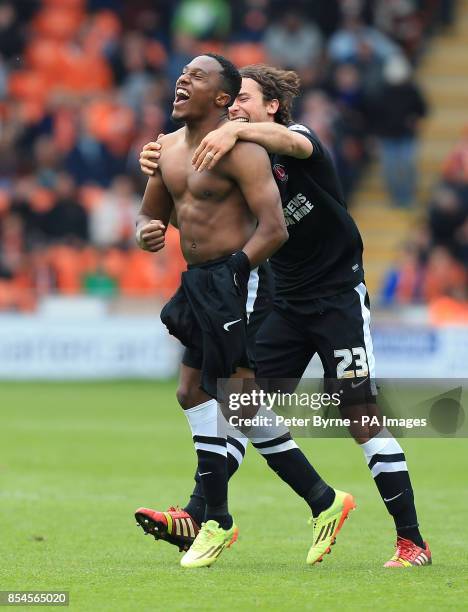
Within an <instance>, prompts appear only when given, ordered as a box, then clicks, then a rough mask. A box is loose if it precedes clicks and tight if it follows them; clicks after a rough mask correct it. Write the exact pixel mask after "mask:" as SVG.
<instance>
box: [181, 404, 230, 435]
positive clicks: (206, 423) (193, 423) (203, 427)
mask: <svg viewBox="0 0 468 612" xmlns="http://www.w3.org/2000/svg"><path fill="white" fill-rule="evenodd" d="M184 413H185V416H186V417H187V420H188V422H189V425H190V429H191V430H192V436H211V437H225V436H224V435H223V434H222V433H221V435H220V432H218V402H217V401H216V400H215V399H210V400H208V401H207V402H203V404H198V406H194V407H193V408H189V409H188V410H184Z"/></svg>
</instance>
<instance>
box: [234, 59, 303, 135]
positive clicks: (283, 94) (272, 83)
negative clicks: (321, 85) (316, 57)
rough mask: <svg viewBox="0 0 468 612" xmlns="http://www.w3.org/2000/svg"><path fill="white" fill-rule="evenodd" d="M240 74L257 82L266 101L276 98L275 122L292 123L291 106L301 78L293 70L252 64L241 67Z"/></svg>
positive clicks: (298, 90) (296, 94)
mask: <svg viewBox="0 0 468 612" xmlns="http://www.w3.org/2000/svg"><path fill="white" fill-rule="evenodd" d="M239 72H240V73H241V76H242V77H243V78H246V79H252V80H253V81H255V82H257V83H258V84H259V85H260V87H261V89H262V93H263V99H264V100H265V101H267V102H270V101H271V100H278V101H279V107H278V110H277V111H276V113H275V121H276V123H281V124H282V125H290V124H291V123H293V119H292V117H291V108H292V104H293V100H294V98H296V97H297V96H298V95H299V93H300V87H301V80H300V79H299V76H298V74H297V73H296V72H294V71H293V70H280V69H279V68H274V67H273V66H266V65H265V64H252V65H251V66H245V68H241V69H240V71H239Z"/></svg>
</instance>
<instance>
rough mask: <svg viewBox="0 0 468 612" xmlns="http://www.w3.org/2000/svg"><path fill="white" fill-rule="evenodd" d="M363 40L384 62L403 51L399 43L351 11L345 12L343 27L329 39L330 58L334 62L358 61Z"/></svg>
mask: <svg viewBox="0 0 468 612" xmlns="http://www.w3.org/2000/svg"><path fill="white" fill-rule="evenodd" d="M362 41H365V43H367V45H369V46H370V47H371V48H372V50H373V51H374V53H375V54H376V55H377V57H378V58H379V59H380V60H382V61H384V62H386V61H387V60H389V59H390V58H391V57H392V56H393V55H399V54H400V53H401V50H400V49H399V47H398V45H397V44H396V43H394V42H393V41H392V40H391V39H390V38H388V37H387V36H386V35H385V34H383V33H382V32H380V31H379V30H377V29H376V28H373V27H371V26H368V25H366V24H365V23H364V22H363V21H362V19H361V18H360V16H359V15H358V14H356V13H355V12H349V13H347V14H345V16H344V19H343V24H342V26H341V28H340V29H339V30H337V31H336V32H335V33H334V34H333V35H332V36H331V37H330V40H329V41H328V54H329V56H330V59H331V60H332V61H333V62H350V61H356V60H357V59H358V57H359V46H360V44H361V43H362Z"/></svg>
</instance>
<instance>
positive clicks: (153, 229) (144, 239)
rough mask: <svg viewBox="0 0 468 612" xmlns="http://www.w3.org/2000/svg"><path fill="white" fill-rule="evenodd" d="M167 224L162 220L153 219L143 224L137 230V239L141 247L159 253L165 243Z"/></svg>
mask: <svg viewBox="0 0 468 612" xmlns="http://www.w3.org/2000/svg"><path fill="white" fill-rule="evenodd" d="M165 233H166V226H165V225H164V223H162V221H158V220H157V219H153V220H152V221H150V222H149V223H146V225H141V226H140V227H139V228H138V229H137V232H136V241H137V244H138V246H139V247H140V249H143V250H144V251H150V252H151V253H157V252H158V251H160V250H161V249H162V248H164V245H165V238H164V235H165Z"/></svg>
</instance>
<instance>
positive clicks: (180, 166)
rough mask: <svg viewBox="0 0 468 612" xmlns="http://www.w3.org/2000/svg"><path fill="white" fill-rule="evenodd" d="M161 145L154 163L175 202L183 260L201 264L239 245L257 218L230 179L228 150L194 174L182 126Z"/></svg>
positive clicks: (237, 248)
mask: <svg viewBox="0 0 468 612" xmlns="http://www.w3.org/2000/svg"><path fill="white" fill-rule="evenodd" d="M163 148H164V154H163V155H162V156H161V159H160V162H159V167H160V170H161V176H162V179H163V181H164V184H165V186H166V188H167V190H168V192H169V193H170V195H171V197H172V199H173V201H174V206H175V210H176V215H177V225H178V227H179V231H180V243H181V248H182V253H183V255H184V258H185V259H186V261H187V262H188V263H189V264H190V263H201V262H204V261H209V260H211V259H216V258H218V257H223V256H225V255H231V254H232V253H234V252H235V251H238V250H239V249H242V248H243V246H244V245H245V244H246V243H247V242H248V240H249V239H250V237H251V236H252V234H253V233H254V231H255V228H256V225H257V220H256V219H255V217H254V216H253V215H252V213H251V211H250V210H249V208H248V206H247V203H246V201H245V198H244V196H243V195H242V193H241V191H240V189H239V188H238V186H237V185H236V183H235V182H234V181H233V180H232V179H231V178H230V177H229V172H228V171H227V169H228V168H229V154H228V155H226V156H225V158H223V159H222V160H221V161H220V162H219V163H218V164H217V166H216V168H215V169H214V170H210V171H206V170H205V171H203V172H197V171H196V170H195V169H194V168H193V166H192V156H193V153H194V150H195V149H196V146H193V147H191V146H189V144H188V143H187V142H186V139H185V128H182V129H180V130H178V131H177V132H174V133H172V134H168V135H167V136H165V137H164V143H163Z"/></svg>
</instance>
